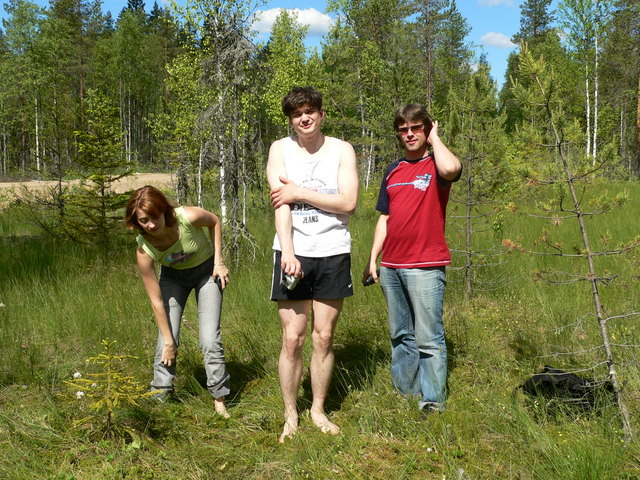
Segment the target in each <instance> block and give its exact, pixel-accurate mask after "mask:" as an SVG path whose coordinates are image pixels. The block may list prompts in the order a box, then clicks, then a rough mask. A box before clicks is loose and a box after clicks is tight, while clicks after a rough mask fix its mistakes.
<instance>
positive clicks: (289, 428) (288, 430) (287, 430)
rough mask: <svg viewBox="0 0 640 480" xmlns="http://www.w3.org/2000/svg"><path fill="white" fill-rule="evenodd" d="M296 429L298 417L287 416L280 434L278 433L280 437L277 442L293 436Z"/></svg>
mask: <svg viewBox="0 0 640 480" xmlns="http://www.w3.org/2000/svg"><path fill="white" fill-rule="evenodd" d="M297 431H298V417H289V418H287V420H286V421H285V422H284V428H283V429H282V435H280V438H279V439H278V442H279V443H284V441H285V440H286V439H287V438H289V437H293V436H294V435H295V434H296V432H297Z"/></svg>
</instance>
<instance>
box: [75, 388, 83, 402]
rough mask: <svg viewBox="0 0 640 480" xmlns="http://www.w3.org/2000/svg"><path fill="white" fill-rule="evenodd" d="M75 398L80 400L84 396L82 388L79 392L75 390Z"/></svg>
mask: <svg viewBox="0 0 640 480" xmlns="http://www.w3.org/2000/svg"><path fill="white" fill-rule="evenodd" d="M76 398H77V399H78V400H80V399H81V398H84V392H83V391H82V390H80V391H79V392H76Z"/></svg>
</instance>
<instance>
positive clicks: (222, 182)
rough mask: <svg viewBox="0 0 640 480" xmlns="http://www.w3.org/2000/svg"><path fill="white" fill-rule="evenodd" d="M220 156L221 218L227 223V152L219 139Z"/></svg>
mask: <svg viewBox="0 0 640 480" xmlns="http://www.w3.org/2000/svg"><path fill="white" fill-rule="evenodd" d="M218 155H219V156H220V218H221V219H222V223H227V187H226V185H227V179H226V173H227V172H226V165H227V162H226V151H225V149H224V142H223V141H222V139H221V138H219V139H218Z"/></svg>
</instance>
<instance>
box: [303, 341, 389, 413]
mask: <svg viewBox="0 0 640 480" xmlns="http://www.w3.org/2000/svg"><path fill="white" fill-rule="evenodd" d="M334 353H335V367H334V370H333V379H332V381H331V385H330V387H329V392H328V394H327V403H326V410H327V412H332V411H334V410H339V409H340V408H341V407H342V402H344V400H345V398H347V396H348V395H349V394H350V393H351V392H352V391H354V390H362V389H365V388H368V387H370V386H371V382H372V379H373V377H374V375H375V374H376V371H377V370H378V367H379V366H380V365H381V364H383V363H386V362H388V361H389V352H388V351H387V350H384V349H382V348H380V347H379V346H376V347H373V346H372V345H371V343H366V342H361V341H352V342H349V343H346V344H343V345H340V346H336V347H335V348H334ZM302 390H303V393H302V397H301V398H300V397H299V398H298V406H299V408H300V409H305V408H310V407H311V402H312V392H311V375H309V374H307V375H305V378H304V380H303V382H302Z"/></svg>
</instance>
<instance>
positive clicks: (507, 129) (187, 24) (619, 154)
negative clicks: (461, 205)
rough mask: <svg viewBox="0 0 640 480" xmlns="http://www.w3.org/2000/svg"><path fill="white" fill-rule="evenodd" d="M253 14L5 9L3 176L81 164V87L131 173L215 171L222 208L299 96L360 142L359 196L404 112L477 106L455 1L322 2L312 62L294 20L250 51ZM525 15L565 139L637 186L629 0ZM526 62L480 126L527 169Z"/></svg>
mask: <svg viewBox="0 0 640 480" xmlns="http://www.w3.org/2000/svg"><path fill="white" fill-rule="evenodd" d="M255 8H256V4H255V3H252V2H251V1H250V0H247V1H244V2H235V1H234V2H231V1H222V2H219V1H215V2H214V1H209V0H198V1H195V0H190V1H187V2H181V3H180V4H179V5H178V4H177V3H174V4H172V5H170V6H168V7H160V6H158V4H157V3H156V4H154V5H153V8H151V10H150V13H146V12H145V9H144V2H134V3H131V4H130V5H128V6H127V7H126V8H125V9H123V11H122V12H120V14H119V15H118V18H117V19H116V20H115V21H114V19H112V18H111V16H110V15H104V14H103V13H102V12H101V9H100V1H99V0H53V1H52V2H51V5H50V6H49V8H39V7H38V6H37V5H35V4H34V3H32V2H29V1H28V0H11V1H10V2H9V3H8V4H7V6H6V11H7V17H6V19H4V20H3V31H2V32H1V33H2V35H0V72H1V73H2V76H3V78H10V79H11V81H6V82H2V85H0V171H1V173H2V174H4V175H10V176H14V177H15V176H23V177H25V176H26V177H34V176H35V177H39V178H51V177H53V178H59V177H60V176H64V175H67V174H69V173H71V174H74V173H77V172H78V170H81V169H82V165H81V160H80V156H81V148H80V145H79V140H78V136H77V132H79V131H80V132H81V131H84V130H87V129H88V128H89V125H88V124H87V121H86V118H88V115H87V114H88V109H90V108H91V103H90V102H88V101H87V99H88V98H89V96H90V93H89V92H90V91H94V92H96V94H97V95H100V96H101V97H103V98H105V99H106V101H108V103H109V104H111V105H114V106H115V107H116V109H117V112H116V113H117V118H118V123H117V125H118V128H119V130H120V136H121V139H122V141H121V145H120V147H119V154H120V155H121V157H122V158H123V159H125V160H126V161H127V162H128V163H129V164H130V165H132V166H134V167H136V168H138V167H141V168H144V169H160V170H167V169H168V168H171V169H178V171H180V172H181V174H182V175H183V177H185V178H186V179H187V180H188V177H189V174H192V173H193V174H195V173H196V172H200V173H201V172H202V170H213V171H214V172H216V173H217V172H220V173H221V175H223V178H221V179H220V181H221V182H222V184H221V185H220V188H219V192H220V195H221V196H224V197H225V200H227V199H233V198H234V197H235V196H236V195H237V189H236V188H235V186H236V185H239V186H240V187H239V188H245V187H246V188H252V187H253V186H254V185H255V184H256V183H260V181H261V176H260V171H261V165H262V163H263V161H264V160H263V159H264V156H265V155H266V150H267V148H268V145H269V144H270V143H271V141H273V140H274V139H275V138H276V137H278V136H281V135H283V134H284V133H286V122H285V120H284V119H283V118H282V116H281V114H280V113H279V112H280V110H279V101H280V99H281V97H282V95H283V93H284V92H286V91H287V90H288V89H289V88H290V87H291V86H293V85H297V84H312V85H314V86H316V87H317V88H319V89H320V90H321V91H323V92H324V93H325V94H326V96H327V102H326V110H327V113H328V120H327V125H326V128H327V132H328V133H330V134H333V135H336V136H339V137H341V138H345V139H348V140H349V141H351V142H352V143H353V144H354V146H355V147H356V151H358V153H359V154H360V155H361V161H362V165H363V166H362V169H361V173H362V178H363V180H364V181H365V184H366V185H367V186H368V185H369V184H370V182H371V181H372V180H374V179H375V178H376V173H379V171H380V169H381V168H382V165H383V164H385V163H386V162H387V161H388V158H389V157H390V156H394V155H395V154H394V149H395V145H394V139H393V136H392V135H391V134H390V133H391V132H390V129H389V125H390V123H391V120H390V115H391V112H392V111H393V109H394V108H395V107H397V106H398V105H400V104H402V103H406V102H410V101H420V102H426V103H427V104H428V105H429V107H430V109H431V110H432V112H433V114H434V116H435V117H436V118H438V119H440V120H441V124H442V133H443V134H444V136H445V138H446V137H447V136H448V137H452V136H454V135H455V134H456V132H455V129H457V128H462V129H463V130H464V129H465V128H466V129H468V128H470V127H469V124H465V125H458V124H456V123H455V122H449V120H450V118H451V117H452V116H453V117H456V116H460V115H463V109H464V108H465V107H464V104H463V103H461V102H460V99H464V98H467V99H468V98H469V97H470V96H471V95H473V91H472V89H471V85H472V83H473V82H474V80H473V77H474V76H477V74H478V73H479V72H480V71H481V68H478V66H480V67H481V66H482V65H483V59H482V58H477V57H476V56H475V54H474V50H473V49H472V45H470V44H469V42H468V40H467V38H466V37H467V34H468V32H469V25H468V22H467V21H466V19H465V18H464V17H462V15H461V14H460V12H459V11H458V9H457V5H456V1H455V0H437V1H436V0H424V1H418V2H410V3H407V2H400V1H395V0H394V1H388V0H363V1H360V0H357V1H356V0H335V1H331V2H329V9H330V11H331V12H333V13H334V14H336V15H337V16H338V17H337V20H336V23H335V25H334V26H333V28H332V29H331V31H330V32H329V34H328V35H327V36H326V37H325V38H324V40H323V47H322V52H321V53H318V52H315V51H312V52H310V51H307V50H305V47H304V44H303V40H304V37H305V35H306V30H307V28H306V27H303V26H301V25H300V24H299V23H298V22H297V20H296V17H295V15H294V14H293V13H287V12H283V13H282V14H281V15H280V17H279V18H278V19H277V21H276V22H275V24H274V27H273V31H272V35H271V38H270V39H269V41H268V42H267V43H266V44H264V45H256V44H254V43H251V42H250V39H251V31H250V25H251V17H250V15H251V12H252V11H253V10H254V9H255ZM521 15H522V18H521V28H520V31H519V32H518V33H517V34H516V35H515V37H514V41H517V42H522V43H526V44H528V46H529V48H530V50H531V51H532V52H533V54H534V55H536V56H543V57H544V58H545V60H546V61H547V62H550V63H551V64H552V65H553V66H554V68H555V69H556V70H557V71H558V74H559V75H561V76H562V78H563V81H562V82H560V83H559V85H560V88H561V89H562V98H563V103H564V104H563V109H564V110H565V111H566V112H568V113H569V117H568V119H567V121H569V122H573V123H575V127H576V129H577V131H578V132H580V133H581V135H580V137H578V138H577V140H576V141H578V142H580V143H581V144H582V145H584V148H585V151H586V153H587V155H592V156H593V157H597V156H598V155H600V152H611V153H612V154H614V155H615V156H616V158H615V161H614V162H612V168H610V169H609V170H608V171H607V172H606V173H607V175H609V176H611V177H614V178H624V177H630V176H633V175H636V174H637V173H638V165H639V162H640V153H639V152H640V145H638V138H640V134H639V133H638V132H639V129H640V126H639V125H640V123H638V118H637V115H638V114H637V112H638V98H639V96H638V79H639V75H640V60H639V59H640V52H639V50H638V48H639V47H638V45H640V40H639V39H640V24H639V22H640V21H639V20H638V18H640V14H639V12H638V5H637V2H626V1H613V0H590V1H588V2H575V1H573V0H562V1H560V2H559V4H558V9H557V11H555V12H551V11H550V2H549V0H535V1H532V0H528V1H527V2H524V3H523V4H522V5H521ZM406 52H411V55H407V54H406ZM519 56H520V53H519V52H518V51H515V52H514V53H513V54H512V58H511V59H510V62H509V68H508V71H507V73H506V78H505V81H504V82H503V88H502V91H501V92H497V90H496V89H495V88H494V90H493V91H490V92H487V93H488V96H487V97H486V101H487V102H490V103H492V104H493V107H492V108H491V111H492V112H491V113H490V115H492V116H493V118H495V119H498V118H500V116H502V117H503V118H504V120H505V121H504V123H503V125H502V129H501V130H496V132H495V135H497V136H500V135H502V136H503V139H502V140H501V141H502V142H503V143H505V146H506V147H508V148H507V152H506V154H507V155H510V156H511V157H519V158H522V160H521V161H522V163H523V164H524V166H526V167H531V166H533V167H535V165H536V164H537V163H538V159H534V158H531V157H530V156H529V155H526V152H522V150H521V149H520V147H519V145H518V143H517V142H516V143H515V144H514V143H513V142H512V138H511V137H510V136H509V134H511V133H513V132H516V131H518V130H519V129H526V128H529V127H530V126H531V125H535V123H536V122H537V121H538V119H537V118H536V116H535V115H532V114H531V112H528V111H526V109H524V108H523V107H522V105H519V104H518V103H517V102H514V101H513V96H512V95H511V87H512V85H513V83H514V82H523V81H524V82H526V80H525V79H523V78H522V76H521V74H520V73H519V72H518V63H519ZM487 81H489V82H493V83H494V85H495V79H493V80H492V79H490V78H487ZM462 134H463V135H466V136H469V135H471V131H470V130H466V131H462ZM523 153H524V155H522V154H523ZM603 154H606V153H603ZM464 160H466V159H464ZM594 161H595V160H594ZM238 164H241V165H242V167H241V170H242V172H244V173H245V174H244V175H242V174H238V172H237V168H236V165H238ZM184 188H185V189H187V188H188V185H187V186H185V187H184Z"/></svg>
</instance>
